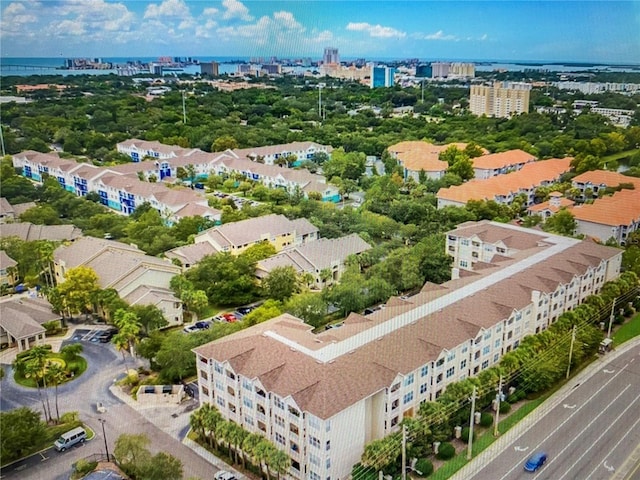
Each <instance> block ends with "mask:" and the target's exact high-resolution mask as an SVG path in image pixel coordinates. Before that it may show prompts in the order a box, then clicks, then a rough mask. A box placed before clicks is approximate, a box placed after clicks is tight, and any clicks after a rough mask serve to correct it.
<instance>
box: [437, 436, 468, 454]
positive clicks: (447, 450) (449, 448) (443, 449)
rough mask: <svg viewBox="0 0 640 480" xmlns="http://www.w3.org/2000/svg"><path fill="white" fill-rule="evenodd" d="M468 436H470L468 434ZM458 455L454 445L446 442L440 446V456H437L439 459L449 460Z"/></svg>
mask: <svg viewBox="0 0 640 480" xmlns="http://www.w3.org/2000/svg"><path fill="white" fill-rule="evenodd" d="M467 435H469V434H468V433H467ZM455 455H456V449H455V447H454V446H453V445H451V444H450V443H449V442H444V443H441V444H440V447H439V448H438V454H437V455H436V457H437V458H439V459H440V460H449V459H450V458H453V457H454V456H455Z"/></svg>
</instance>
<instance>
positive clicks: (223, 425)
mask: <svg viewBox="0 0 640 480" xmlns="http://www.w3.org/2000/svg"><path fill="white" fill-rule="evenodd" d="M233 425H235V424H234V423H233V422H230V421H229V420H222V421H220V422H218V424H217V425H216V437H217V438H218V439H219V441H221V442H227V449H228V451H229V457H231V429H232V428H233Z"/></svg>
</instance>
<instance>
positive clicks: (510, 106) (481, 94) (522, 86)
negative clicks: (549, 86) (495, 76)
mask: <svg viewBox="0 0 640 480" xmlns="http://www.w3.org/2000/svg"><path fill="white" fill-rule="evenodd" d="M530 93H531V84H529V83H524V82H495V83H494V84H493V85H471V93H470V97H469V108H470V110H471V113H473V114H474V115H486V116H488V117H500V118H508V117H511V116H512V115H517V114H520V113H527V112H528V111H529V95H530Z"/></svg>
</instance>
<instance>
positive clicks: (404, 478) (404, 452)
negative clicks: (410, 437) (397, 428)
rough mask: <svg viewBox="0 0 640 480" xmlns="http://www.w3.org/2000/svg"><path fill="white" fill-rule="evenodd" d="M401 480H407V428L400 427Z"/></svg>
mask: <svg viewBox="0 0 640 480" xmlns="http://www.w3.org/2000/svg"><path fill="white" fill-rule="evenodd" d="M402 480H407V426H406V425H403V426H402Z"/></svg>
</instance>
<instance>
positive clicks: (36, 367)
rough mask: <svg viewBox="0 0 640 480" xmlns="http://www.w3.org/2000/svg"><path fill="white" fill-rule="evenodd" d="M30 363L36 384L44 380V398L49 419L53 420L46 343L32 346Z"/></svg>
mask: <svg viewBox="0 0 640 480" xmlns="http://www.w3.org/2000/svg"><path fill="white" fill-rule="evenodd" d="M29 352H30V355H29V361H28V363H29V364H33V367H32V368H31V374H32V375H33V378H34V379H35V380H36V385H38V384H39V381H40V380H42V387H43V392H44V399H45V401H46V402H47V410H48V415H47V417H46V418H47V421H51V420H52V417H51V405H50V404H49V393H48V392H47V376H46V369H47V364H48V363H49V362H48V360H47V357H48V356H49V349H47V348H46V347H45V346H44V345H36V346H35V347H33V348H31V350H30V351H29Z"/></svg>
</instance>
